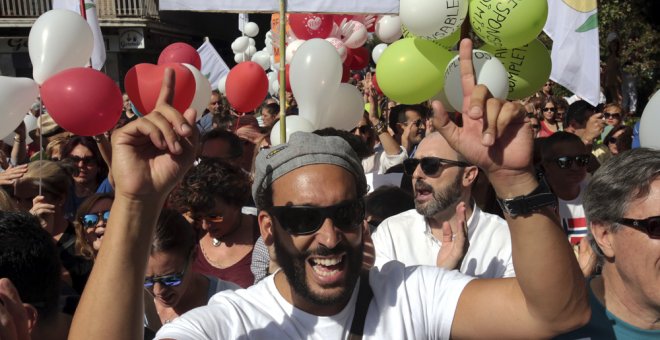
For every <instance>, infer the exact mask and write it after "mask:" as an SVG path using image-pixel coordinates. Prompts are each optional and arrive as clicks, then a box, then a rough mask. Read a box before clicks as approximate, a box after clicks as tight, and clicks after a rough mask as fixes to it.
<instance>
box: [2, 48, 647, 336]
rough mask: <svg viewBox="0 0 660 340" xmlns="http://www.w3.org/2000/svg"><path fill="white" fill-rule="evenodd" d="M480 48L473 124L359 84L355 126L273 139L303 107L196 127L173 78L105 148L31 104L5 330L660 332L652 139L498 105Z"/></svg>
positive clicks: (11, 240) (14, 216) (9, 250)
mask: <svg viewBox="0 0 660 340" xmlns="http://www.w3.org/2000/svg"><path fill="white" fill-rule="evenodd" d="M471 50H472V44H471V42H470V41H469V40H467V39H466V40H464V41H462V42H461V45H460V52H459V53H460V63H461V74H462V79H463V81H462V87H463V89H462V90H463V94H464V106H463V107H462V109H461V112H447V111H446V110H445V108H444V106H443V105H442V103H441V102H439V101H433V102H431V101H429V102H428V103H420V104H418V105H403V104H399V103H396V102H394V101H392V100H389V99H388V98H386V97H384V96H383V95H382V94H379V93H378V92H377V90H376V87H375V86H374V84H373V82H372V78H371V74H370V73H366V75H365V76H364V78H361V77H356V78H355V79H353V80H352V81H353V82H356V83H358V82H359V85H360V86H359V88H360V89H361V90H362V91H363V94H364V99H365V103H366V105H365V112H364V115H363V117H362V118H361V119H359V121H357V122H356V123H355V128H354V129H352V130H351V131H343V130H338V129H334V128H332V127H324V128H323V129H320V130H317V131H314V132H312V133H307V132H296V133H293V134H292V135H291V136H290V137H289V140H288V141H287V143H285V144H280V145H271V143H270V140H269V139H270V138H269V136H270V129H272V127H273V125H274V124H275V122H277V120H278V119H279V117H280V116H279V112H280V105H284V106H285V107H286V110H285V111H286V114H297V106H296V102H295V98H294V97H293V96H292V95H291V94H289V95H288V96H287V98H286V103H278V101H277V100H276V99H273V98H269V99H266V100H265V101H264V103H263V105H262V106H261V107H260V108H259V109H258V110H257V112H250V113H242V114H239V113H237V112H234V111H233V110H232V108H231V107H230V105H229V104H228V102H227V101H226V99H225V98H224V97H223V95H222V94H221V93H219V92H217V91H214V92H213V94H212V96H211V101H210V103H209V105H208V108H207V110H206V112H204V114H203V115H202V117H201V119H199V120H197V121H196V113H195V112H194V110H192V109H189V110H187V111H185V112H178V111H176V110H175V109H174V108H173V107H172V106H170V104H171V103H169V102H168V98H171V97H172V95H173V93H172V92H173V91H174V90H173V88H174V86H173V83H174V81H175V79H174V73H173V71H172V70H170V69H167V70H166V71H165V76H164V80H163V86H162V89H161V94H160V97H159V100H158V103H157V105H156V108H155V110H154V111H153V112H151V113H149V114H148V115H145V116H144V117H138V115H136V114H135V113H134V112H133V110H132V106H131V103H130V99H129V98H128V97H127V96H125V98H124V102H125V104H124V112H123V113H122V117H121V119H120V121H119V123H118V124H117V126H116V128H115V129H113V130H112V131H108V132H107V133H105V134H103V135H99V136H94V137H84V136H74V135H71V134H70V133H69V132H67V131H65V130H64V129H62V128H61V127H59V126H58V125H57V123H56V122H54V121H53V120H52V118H50V117H49V115H48V114H47V112H42V111H43V110H42V109H39V108H38V106H37V108H36V109H34V108H33V109H32V110H31V111H32V112H31V113H30V114H34V115H39V117H38V119H39V121H40V123H39V128H38V129H37V130H36V131H26V130H25V126H23V125H22V126H19V127H18V128H17V129H16V131H15V132H16V133H15V138H14V140H13V144H12V145H9V144H5V145H3V148H2V150H1V151H2V154H0V157H1V158H2V160H3V164H4V165H3V169H4V170H3V171H2V172H0V185H1V186H2V189H1V190H0V210H1V211H0V339H18V340H26V339H65V338H67V337H68V338H70V339H139V338H145V339H152V338H156V339H248V338H249V339H302V338H310V339H311V338H313V339H335V338H340V339H346V338H351V339H360V338H369V339H425V338H449V337H453V338H558V339H584V338H593V339H658V338H660V293H659V292H660V290H658V287H660V268H658V263H659V261H660V260H659V259H660V226H659V225H660V216H658V215H660V150H652V149H648V148H642V147H639V143H638V142H637V141H636V139H637V138H638V137H637V136H636V134H635V129H633V127H632V125H633V124H632V120H631V117H630V116H629V115H628V112H625V111H624V109H623V108H622V105H621V104H620V103H618V102H616V101H613V102H611V103H604V105H599V106H596V107H594V106H592V105H590V104H588V103H587V102H586V101H583V100H579V99H576V100H574V99H575V98H569V100H570V102H569V100H567V99H566V98H561V97H558V96H553V94H552V87H553V83H552V82H551V81H548V82H547V83H546V84H545V86H544V87H543V89H541V91H539V93H537V94H536V95H534V96H532V97H530V98H527V99H525V100H521V101H505V100H501V99H497V98H493V97H492V96H491V95H490V93H489V91H488V89H487V88H486V87H485V86H483V85H476V84H475V80H474V74H473V69H472V61H471V56H472V53H471ZM328 114H332V113H331V112H330V113H328ZM28 137H30V138H31V139H32V140H33V141H32V142H31V143H29V144H27V143H26V140H27V138H28Z"/></svg>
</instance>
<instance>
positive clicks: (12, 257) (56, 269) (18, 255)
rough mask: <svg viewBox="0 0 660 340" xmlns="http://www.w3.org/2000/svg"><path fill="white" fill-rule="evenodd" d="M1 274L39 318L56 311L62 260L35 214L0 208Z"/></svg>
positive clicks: (46, 317) (45, 318) (50, 315)
mask: <svg viewBox="0 0 660 340" xmlns="http://www.w3.org/2000/svg"><path fill="white" fill-rule="evenodd" d="M0 249H2V251H0V277H6V278H8V279H9V280H11V282H12V283H13V284H14V286H16V289H17V290H18V293H19V295H20V297H21V300H22V301H23V302H24V303H29V304H31V305H32V306H34V307H35V308H36V309H37V311H38V312H39V319H42V320H47V319H49V318H50V317H52V316H54V315H56V314H57V313H58V310H59V308H58V301H59V295H60V277H61V264H60V258H59V255H58V252H57V248H56V247H55V243H54V242H53V238H52V237H51V236H50V234H48V232H47V231H46V230H45V229H43V228H42V227H41V225H40V224H39V221H38V220H37V219H36V217H34V216H32V215H30V214H28V213H21V212H6V211H0Z"/></svg>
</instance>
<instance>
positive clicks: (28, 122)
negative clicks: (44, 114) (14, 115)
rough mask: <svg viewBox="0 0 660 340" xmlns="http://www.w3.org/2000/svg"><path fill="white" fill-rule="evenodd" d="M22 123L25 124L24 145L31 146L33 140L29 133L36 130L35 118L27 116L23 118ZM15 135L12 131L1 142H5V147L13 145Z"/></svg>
mask: <svg viewBox="0 0 660 340" xmlns="http://www.w3.org/2000/svg"><path fill="white" fill-rule="evenodd" d="M23 123H25V132H26V137H25V144H31V143H32V142H33V140H32V138H31V137H30V132H31V131H33V130H36V129H37V117H35V116H33V115H31V114H27V115H25V118H23ZM19 124H20V123H19ZM17 126H18V125H17ZM15 135H16V133H14V132H13V131H12V132H11V133H10V134H8V135H7V137H5V138H4V139H3V140H2V141H3V142H5V144H7V145H13V144H14V136H15Z"/></svg>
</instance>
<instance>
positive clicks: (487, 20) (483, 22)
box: [469, 0, 548, 48]
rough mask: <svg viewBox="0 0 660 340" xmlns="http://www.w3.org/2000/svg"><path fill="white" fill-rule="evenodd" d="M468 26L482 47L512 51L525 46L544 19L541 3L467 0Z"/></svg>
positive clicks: (538, 0) (540, 0)
mask: <svg viewBox="0 0 660 340" xmlns="http://www.w3.org/2000/svg"><path fill="white" fill-rule="evenodd" d="M469 13H470V24H471V25H472V29H473V30H474V32H475V33H476V34H477V35H478V36H479V38H481V39H482V40H483V41H484V42H486V44H488V45H491V46H495V47H506V48H514V47H519V46H523V45H526V44H528V43H529V42H531V41H532V40H534V39H535V38H536V37H537V36H538V35H539V34H540V33H541V30H543V26H545V20H546V19H547V18H548V2H547V1H545V0H515V1H514V0H470V6H469Z"/></svg>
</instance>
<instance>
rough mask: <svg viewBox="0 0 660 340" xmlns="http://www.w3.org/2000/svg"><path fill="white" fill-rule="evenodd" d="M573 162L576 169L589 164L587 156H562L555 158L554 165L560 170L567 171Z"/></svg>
mask: <svg viewBox="0 0 660 340" xmlns="http://www.w3.org/2000/svg"><path fill="white" fill-rule="evenodd" d="M573 162H575V164H576V165H577V166H578V167H585V166H587V164H589V155H577V156H562V157H557V158H555V163H557V166H558V167H559V168H560V169H568V168H570V167H571V166H572V165H573Z"/></svg>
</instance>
